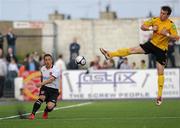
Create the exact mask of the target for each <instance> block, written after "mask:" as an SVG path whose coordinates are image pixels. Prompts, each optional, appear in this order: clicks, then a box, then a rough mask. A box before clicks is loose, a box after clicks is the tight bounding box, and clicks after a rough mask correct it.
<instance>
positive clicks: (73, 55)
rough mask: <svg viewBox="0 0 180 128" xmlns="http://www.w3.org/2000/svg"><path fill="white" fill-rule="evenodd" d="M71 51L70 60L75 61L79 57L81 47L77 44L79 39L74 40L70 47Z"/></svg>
mask: <svg viewBox="0 0 180 128" xmlns="http://www.w3.org/2000/svg"><path fill="white" fill-rule="evenodd" d="M69 50H70V60H74V59H75V58H76V57H77V56H79V50H80V45H79V44H78V42H77V38H74V39H73V42H72V43H71V44H70V46H69Z"/></svg>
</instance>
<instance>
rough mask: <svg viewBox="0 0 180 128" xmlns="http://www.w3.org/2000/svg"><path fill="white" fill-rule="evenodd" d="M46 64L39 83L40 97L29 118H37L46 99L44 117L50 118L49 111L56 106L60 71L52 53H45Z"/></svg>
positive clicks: (42, 69)
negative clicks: (54, 64)
mask: <svg viewBox="0 0 180 128" xmlns="http://www.w3.org/2000/svg"><path fill="white" fill-rule="evenodd" d="M44 63H45V65H44V66H43V67H42V68H41V83H39V84H37V85H36V86H37V87H40V93H39V99H38V100H37V101H36V102H35V103H34V106H33V110H32V113H31V114H30V116H29V119H31V120H33V119H34V118H35V113H36V112H37V111H38V109H39V108H40V107H41V104H42V103H43V102H44V101H45V102H46V104H47V105H46V108H45V109H44V114H43V116H42V118H43V119H47V118H48V112H51V111H52V110H53V108H54V107H55V106H56V102H57V97H58V95H59V81H60V71H59V70H58V69H57V68H56V67H55V66H53V58H52V56H51V55H50V54H45V55H44Z"/></svg>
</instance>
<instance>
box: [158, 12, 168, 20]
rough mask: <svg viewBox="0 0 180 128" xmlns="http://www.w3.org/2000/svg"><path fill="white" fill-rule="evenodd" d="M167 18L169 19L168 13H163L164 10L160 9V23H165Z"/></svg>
mask: <svg viewBox="0 0 180 128" xmlns="http://www.w3.org/2000/svg"><path fill="white" fill-rule="evenodd" d="M168 18H169V15H168V11H164V10H162V9H161V12H160V19H161V21H165V20H167V19H168Z"/></svg>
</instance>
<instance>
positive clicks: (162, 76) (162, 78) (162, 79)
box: [158, 75, 164, 97]
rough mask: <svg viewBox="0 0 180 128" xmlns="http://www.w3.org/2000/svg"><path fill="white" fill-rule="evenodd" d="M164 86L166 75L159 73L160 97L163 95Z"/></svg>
mask: <svg viewBox="0 0 180 128" xmlns="http://www.w3.org/2000/svg"><path fill="white" fill-rule="evenodd" d="M163 86H164V75H158V97H161V96H162V91H163Z"/></svg>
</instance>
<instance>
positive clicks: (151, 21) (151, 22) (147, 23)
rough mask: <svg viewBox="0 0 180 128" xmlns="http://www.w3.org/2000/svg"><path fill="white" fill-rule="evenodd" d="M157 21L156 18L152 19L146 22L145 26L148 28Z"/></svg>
mask: <svg viewBox="0 0 180 128" xmlns="http://www.w3.org/2000/svg"><path fill="white" fill-rule="evenodd" d="M155 19H156V18H151V19H149V20H146V21H145V22H144V25H146V26H152V25H153V23H154V21H155Z"/></svg>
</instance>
